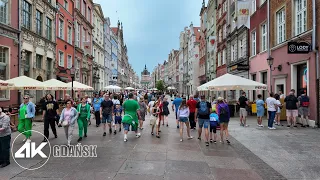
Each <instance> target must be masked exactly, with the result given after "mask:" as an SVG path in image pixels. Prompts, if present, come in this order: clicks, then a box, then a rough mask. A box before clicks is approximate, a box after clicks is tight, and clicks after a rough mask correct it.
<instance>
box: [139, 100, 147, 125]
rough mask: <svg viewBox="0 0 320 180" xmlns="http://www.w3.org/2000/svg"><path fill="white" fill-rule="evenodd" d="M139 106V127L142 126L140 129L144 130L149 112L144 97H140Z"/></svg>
mask: <svg viewBox="0 0 320 180" xmlns="http://www.w3.org/2000/svg"><path fill="white" fill-rule="evenodd" d="M139 106H140V116H139V117H140V118H139V127H140V130H142V129H143V122H144V121H145V120H146V114H147V105H146V103H145V101H144V99H143V98H141V99H140V101H139Z"/></svg>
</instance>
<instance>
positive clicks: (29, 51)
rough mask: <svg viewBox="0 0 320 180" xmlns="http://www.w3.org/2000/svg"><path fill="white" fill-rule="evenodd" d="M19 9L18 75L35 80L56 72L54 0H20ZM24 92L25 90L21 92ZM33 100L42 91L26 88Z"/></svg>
mask: <svg viewBox="0 0 320 180" xmlns="http://www.w3.org/2000/svg"><path fill="white" fill-rule="evenodd" d="M20 9H21V12H20V13H21V17H22V18H21V21H20V24H21V25H22V27H21V35H22V39H21V43H22V47H21V53H22V54H21V64H20V72H21V75H25V76H28V77H31V78H34V79H37V80H39V81H45V80H48V79H51V78H53V77H54V76H55V74H56V69H57V63H56V36H55V32H54V29H55V28H56V24H55V22H56V13H57V12H56V1H55V0H52V1H46V0H33V1H32V0H22V1H21V3H20ZM25 93H26V92H25ZM29 94H30V95H31V96H33V97H34V98H33V99H34V102H38V101H39V100H40V98H41V97H42V96H43V91H30V92H29Z"/></svg>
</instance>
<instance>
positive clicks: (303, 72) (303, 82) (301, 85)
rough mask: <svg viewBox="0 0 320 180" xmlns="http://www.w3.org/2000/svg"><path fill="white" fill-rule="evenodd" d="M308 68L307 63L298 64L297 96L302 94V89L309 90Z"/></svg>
mask: <svg viewBox="0 0 320 180" xmlns="http://www.w3.org/2000/svg"><path fill="white" fill-rule="evenodd" d="M307 74H308V68H307V64H301V65H299V66H297V81H298V82H297V96H300V94H301V93H300V91H302V90H303V91H304V92H307V83H308V76H307Z"/></svg>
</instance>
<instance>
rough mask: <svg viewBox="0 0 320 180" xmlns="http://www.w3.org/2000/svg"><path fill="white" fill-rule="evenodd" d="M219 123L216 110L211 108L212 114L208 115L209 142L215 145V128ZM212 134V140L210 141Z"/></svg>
mask: <svg viewBox="0 0 320 180" xmlns="http://www.w3.org/2000/svg"><path fill="white" fill-rule="evenodd" d="M218 123H219V116H218V114H217V113H216V108H215V107H213V108H212V113H211V114H210V142H211V143H217V126H218ZM212 133H213V139H212Z"/></svg>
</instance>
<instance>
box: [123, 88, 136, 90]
mask: <svg viewBox="0 0 320 180" xmlns="http://www.w3.org/2000/svg"><path fill="white" fill-rule="evenodd" d="M124 89H125V90H134V88H133V87H126V88H124Z"/></svg>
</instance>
